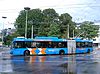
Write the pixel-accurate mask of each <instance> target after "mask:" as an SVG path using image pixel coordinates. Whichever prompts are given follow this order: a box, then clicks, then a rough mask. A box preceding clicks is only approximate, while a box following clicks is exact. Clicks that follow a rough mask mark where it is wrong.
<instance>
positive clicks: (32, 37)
mask: <svg viewBox="0 0 100 74" xmlns="http://www.w3.org/2000/svg"><path fill="white" fill-rule="evenodd" d="M31 38H32V39H33V24H32V32H31Z"/></svg>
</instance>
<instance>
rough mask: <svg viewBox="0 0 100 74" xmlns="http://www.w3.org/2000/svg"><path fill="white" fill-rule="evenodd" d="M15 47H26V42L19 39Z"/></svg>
mask: <svg viewBox="0 0 100 74" xmlns="http://www.w3.org/2000/svg"><path fill="white" fill-rule="evenodd" d="M14 47H15V48H23V47H24V42H21V41H17V42H15V43H14Z"/></svg>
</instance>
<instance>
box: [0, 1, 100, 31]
mask: <svg viewBox="0 0 100 74" xmlns="http://www.w3.org/2000/svg"><path fill="white" fill-rule="evenodd" d="M24 7H30V8H31V9H35V8H40V9H41V10H43V9H47V8H53V9H55V10H56V12H57V13H59V15H60V14H62V13H69V14H70V15H71V16H72V18H73V21H75V22H83V21H96V22H100V0H0V30H1V29H3V28H14V25H13V23H14V22H15V20H16V18H17V17H18V15H19V12H20V11H21V10H24ZM2 16H5V17H7V18H6V19H3V18H2ZM3 26H4V27H3Z"/></svg>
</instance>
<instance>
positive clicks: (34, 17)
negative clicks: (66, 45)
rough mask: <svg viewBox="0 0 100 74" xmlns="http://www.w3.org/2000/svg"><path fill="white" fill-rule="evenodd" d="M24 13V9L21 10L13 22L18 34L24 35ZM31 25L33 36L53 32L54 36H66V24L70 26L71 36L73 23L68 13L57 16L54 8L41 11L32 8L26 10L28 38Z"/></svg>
mask: <svg viewBox="0 0 100 74" xmlns="http://www.w3.org/2000/svg"><path fill="white" fill-rule="evenodd" d="M25 14H26V13H25V11H24V10H22V11H21V12H20V14H19V16H18V18H17V19H16V22H15V27H16V29H17V33H18V34H19V35H20V36H24V33H25ZM32 25H33V30H34V35H35V36H48V35H49V36H50V35H51V36H54V34H55V36H56V35H57V36H59V37H64V38H66V37H67V29H68V25H69V27H70V36H72V30H73V29H74V25H75V23H74V22H73V21H72V17H71V16H70V15H69V14H68V13H64V14H61V16H59V15H58V13H56V11H55V10H54V9H45V10H43V11H41V10H40V9H32V10H29V11H28V29H27V32H28V35H27V36H28V38H30V37H31V27H32ZM53 30H54V31H53Z"/></svg>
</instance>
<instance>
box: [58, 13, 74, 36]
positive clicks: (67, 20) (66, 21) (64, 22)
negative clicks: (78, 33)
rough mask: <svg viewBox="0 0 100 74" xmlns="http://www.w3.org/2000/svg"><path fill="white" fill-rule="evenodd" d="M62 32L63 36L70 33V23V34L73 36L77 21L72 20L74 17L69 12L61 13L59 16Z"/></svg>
mask: <svg viewBox="0 0 100 74" xmlns="http://www.w3.org/2000/svg"><path fill="white" fill-rule="evenodd" d="M59 20H60V26H61V33H63V37H65V38H66V37H67V34H68V30H67V29H68V25H69V36H70V37H72V36H73V35H72V34H73V30H74V29H75V25H76V23H75V22H73V21H72V17H71V16H70V15H69V14H68V13H64V14H61V16H59Z"/></svg>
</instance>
